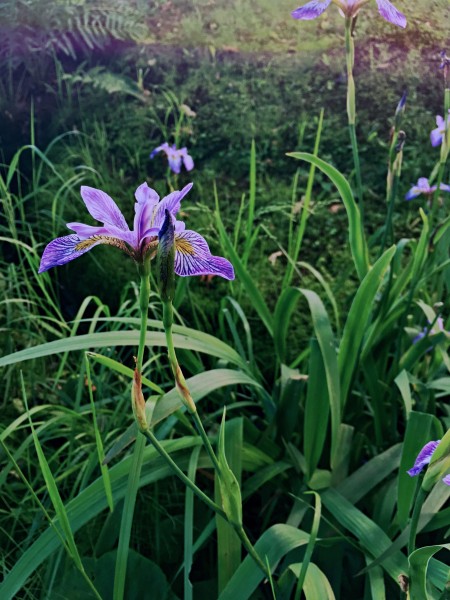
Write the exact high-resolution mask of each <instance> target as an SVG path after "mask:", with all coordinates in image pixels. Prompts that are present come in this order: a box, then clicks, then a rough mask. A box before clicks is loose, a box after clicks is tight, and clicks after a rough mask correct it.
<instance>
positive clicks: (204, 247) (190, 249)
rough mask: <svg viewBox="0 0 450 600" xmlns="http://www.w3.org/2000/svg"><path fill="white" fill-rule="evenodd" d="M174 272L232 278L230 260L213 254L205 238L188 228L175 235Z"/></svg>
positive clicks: (182, 274) (185, 275) (183, 275)
mask: <svg viewBox="0 0 450 600" xmlns="http://www.w3.org/2000/svg"><path fill="white" fill-rule="evenodd" d="M175 273H176V274H177V275H180V276H181V277H188V276H190V275H219V276H220V277H224V278H225V279H229V280H232V279H234V269H233V265H232V264H231V263H230V261H228V260H227V259H226V258H222V257H221V256H213V255H212V254H211V252H210V250H209V247H208V244H207V242H206V240H205V239H204V238H203V237H202V236H201V235H200V234H198V233H197V232H195V231H190V230H185V231H182V232H181V233H177V234H176V235H175Z"/></svg>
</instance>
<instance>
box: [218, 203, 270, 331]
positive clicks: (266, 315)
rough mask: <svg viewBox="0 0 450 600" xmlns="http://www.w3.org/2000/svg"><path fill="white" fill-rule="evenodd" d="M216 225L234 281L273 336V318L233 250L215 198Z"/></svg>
mask: <svg viewBox="0 0 450 600" xmlns="http://www.w3.org/2000/svg"><path fill="white" fill-rule="evenodd" d="M216 224H217V229H218V230H219V235H220V241H221V243H222V246H223V247H224V250H225V253H226V254H227V255H228V258H229V259H230V261H231V263H232V264H233V267H234V270H235V271H236V279H239V281H240V282H241V283H242V285H243V286H244V288H245V291H246V292H247V294H248V297H249V298H250V301H251V303H252V306H253V308H254V309H255V310H256V312H257V313H258V315H259V318H260V319H261V321H262V322H263V323H264V325H265V326H266V329H267V331H268V332H269V334H270V336H271V337H272V336H273V331H274V329H273V317H272V314H271V312H270V310H269V308H268V306H267V304H266V302H265V300H264V298H263V297H262V295H261V292H260V291H259V289H258V288H257V287H256V285H255V283H254V281H253V279H252V278H251V276H250V274H249V272H248V271H247V269H246V267H245V265H244V263H243V262H242V261H241V259H240V257H239V255H238V253H237V252H236V250H235V249H234V246H233V243H232V241H231V240H230V238H229V237H228V234H227V232H226V231H225V227H224V225H223V223H222V219H221V217H220V212H219V202H218V199H217V196H216Z"/></svg>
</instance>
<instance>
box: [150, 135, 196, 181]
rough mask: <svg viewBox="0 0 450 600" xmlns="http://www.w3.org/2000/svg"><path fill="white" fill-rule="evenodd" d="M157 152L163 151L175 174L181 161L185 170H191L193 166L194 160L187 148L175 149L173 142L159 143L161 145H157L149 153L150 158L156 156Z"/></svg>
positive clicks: (179, 167) (178, 170) (178, 171)
mask: <svg viewBox="0 0 450 600" xmlns="http://www.w3.org/2000/svg"><path fill="white" fill-rule="evenodd" d="M158 152H164V154H165V155H166V156H167V160H168V162H169V167H170V169H171V170H172V171H173V172H174V173H176V174H177V175H178V174H179V173H180V171H181V163H183V165H184V168H185V169H186V171H192V169H193V168H194V161H193V159H192V156H190V155H189V154H188V151H187V148H180V149H179V150H177V147H176V146H175V144H174V145H173V146H170V145H169V144H168V143H167V142H164V144H161V146H158V147H157V148H155V149H154V150H153V152H152V153H151V154H150V158H153V157H154V156H156V154H158Z"/></svg>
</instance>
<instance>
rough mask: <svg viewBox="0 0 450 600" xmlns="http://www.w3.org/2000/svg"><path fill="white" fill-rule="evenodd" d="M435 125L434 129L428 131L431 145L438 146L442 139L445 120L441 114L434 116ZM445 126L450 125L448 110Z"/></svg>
mask: <svg viewBox="0 0 450 600" xmlns="http://www.w3.org/2000/svg"><path fill="white" fill-rule="evenodd" d="M436 125H437V127H436V129H433V131H432V132H431V133H430V140H431V145H432V146H433V147H435V146H440V145H441V144H442V140H443V139H444V135H445V121H444V118H443V117H441V115H437V116H436ZM447 127H450V110H449V114H448V116H447Z"/></svg>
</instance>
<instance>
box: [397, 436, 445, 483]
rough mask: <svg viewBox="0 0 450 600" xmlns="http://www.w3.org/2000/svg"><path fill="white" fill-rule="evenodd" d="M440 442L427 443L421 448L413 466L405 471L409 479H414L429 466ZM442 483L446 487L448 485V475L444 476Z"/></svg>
mask: <svg viewBox="0 0 450 600" xmlns="http://www.w3.org/2000/svg"><path fill="white" fill-rule="evenodd" d="M440 441H441V440H436V441H435V442H428V443H427V444H425V446H424V447H423V448H422V450H421V451H420V452H419V454H418V455H417V458H416V460H415V462H414V466H413V467H412V468H411V469H409V471H406V472H407V473H408V475H409V476H410V477H416V475H419V473H421V472H422V471H423V469H424V468H425V467H426V466H427V465H429V464H430V461H431V459H432V458H433V454H434V452H435V450H436V448H437V447H438V446H439V444H440ZM442 481H443V482H444V483H445V484H446V485H450V474H449V475H446V476H445V477H444V478H443V479H442Z"/></svg>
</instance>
